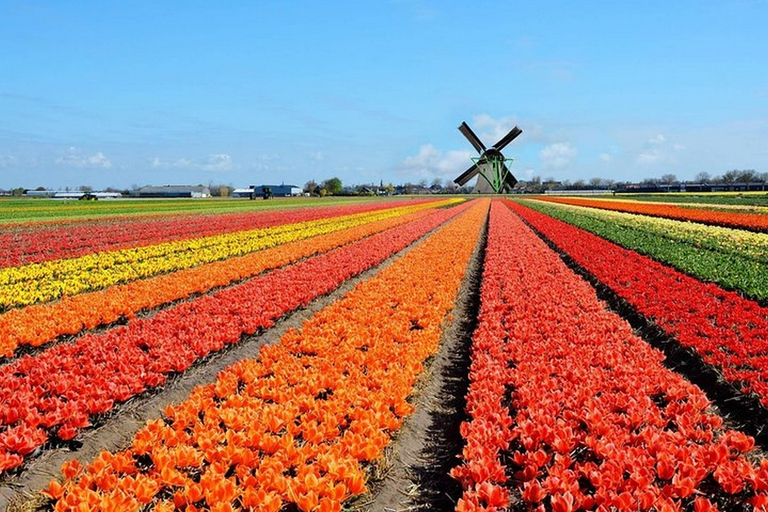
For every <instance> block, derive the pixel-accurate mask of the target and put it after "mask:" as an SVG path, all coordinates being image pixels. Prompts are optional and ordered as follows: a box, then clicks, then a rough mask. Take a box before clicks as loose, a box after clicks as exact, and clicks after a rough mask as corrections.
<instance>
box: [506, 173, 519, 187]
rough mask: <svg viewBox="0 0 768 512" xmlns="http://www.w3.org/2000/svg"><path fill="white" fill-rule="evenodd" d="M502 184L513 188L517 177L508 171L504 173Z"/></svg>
mask: <svg viewBox="0 0 768 512" xmlns="http://www.w3.org/2000/svg"><path fill="white" fill-rule="evenodd" d="M504 184H505V185H506V186H507V187H508V188H509V190H512V189H513V188H515V185H517V178H515V177H514V176H513V175H512V173H511V172H508V173H507V174H506V175H504Z"/></svg>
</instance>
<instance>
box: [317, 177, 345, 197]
mask: <svg viewBox="0 0 768 512" xmlns="http://www.w3.org/2000/svg"><path fill="white" fill-rule="evenodd" d="M322 188H323V189H325V192H326V194H328V195H333V196H337V195H339V194H341V189H342V186H341V180H340V179H339V178H336V177H333V178H329V179H327V180H325V181H324V182H323V187H322Z"/></svg>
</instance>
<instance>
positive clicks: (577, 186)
mask: <svg viewBox="0 0 768 512" xmlns="http://www.w3.org/2000/svg"><path fill="white" fill-rule="evenodd" d="M585 188H587V183H586V182H585V181H584V180H576V181H574V182H573V189H574V190H584V189H585Z"/></svg>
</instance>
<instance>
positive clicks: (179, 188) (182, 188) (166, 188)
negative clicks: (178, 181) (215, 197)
mask: <svg viewBox="0 0 768 512" xmlns="http://www.w3.org/2000/svg"><path fill="white" fill-rule="evenodd" d="M139 192H203V193H210V189H209V188H208V187H204V186H200V185H163V186H160V187H157V186H146V187H140V188H139Z"/></svg>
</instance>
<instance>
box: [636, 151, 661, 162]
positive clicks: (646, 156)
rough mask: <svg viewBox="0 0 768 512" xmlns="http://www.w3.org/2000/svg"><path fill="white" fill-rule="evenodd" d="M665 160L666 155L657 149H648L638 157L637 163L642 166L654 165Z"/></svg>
mask: <svg viewBox="0 0 768 512" xmlns="http://www.w3.org/2000/svg"><path fill="white" fill-rule="evenodd" d="M663 159H664V154H663V153H662V152H661V151H659V150H658V149H657V148H648V149H645V150H643V151H641V152H640V154H639V155H637V161H638V162H639V163H641V164H653V163H656V162H658V161H660V160H663Z"/></svg>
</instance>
